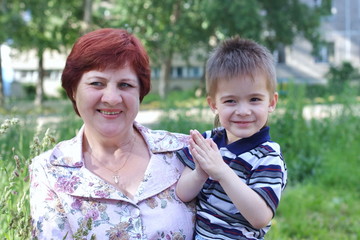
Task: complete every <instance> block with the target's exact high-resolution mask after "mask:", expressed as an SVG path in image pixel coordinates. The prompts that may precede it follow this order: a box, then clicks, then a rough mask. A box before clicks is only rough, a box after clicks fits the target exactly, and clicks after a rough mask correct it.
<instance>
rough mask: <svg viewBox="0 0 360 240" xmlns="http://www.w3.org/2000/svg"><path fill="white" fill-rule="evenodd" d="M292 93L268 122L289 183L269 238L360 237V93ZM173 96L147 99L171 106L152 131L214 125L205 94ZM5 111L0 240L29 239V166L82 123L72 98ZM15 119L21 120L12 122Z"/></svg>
mask: <svg viewBox="0 0 360 240" xmlns="http://www.w3.org/2000/svg"><path fill="white" fill-rule="evenodd" d="M286 90H287V94H286V96H280V103H279V105H278V108H277V110H276V112H275V113H274V114H273V115H272V116H271V119H270V123H269V124H270V126H271V136H272V138H273V139H274V140H275V141H277V142H279V143H280V145H281V146H282V151H283V153H284V157H285V160H286V162H287V167H288V174H289V182H288V186H287V188H286V190H285V192H284V194H283V196H282V199H281V203H280V206H279V209H278V211H277V214H276V216H275V218H274V220H273V227H272V228H271V230H270V231H269V233H268V234H267V236H266V239H269V240H275V239H276V240H285V239H286V240H290V239H291V240H303V239H304V240H305V239H309V240H310V239H311V240H313V239H315V240H316V239H342V240H343V239H345V240H347V239H349V240H352V239H357V236H359V235H360V229H359V226H360V220H359V216H360V205H359V204H358V200H359V198H360V196H359V195H360V185H359V184H358V176H360V168H359V167H358V164H359V162H360V154H359V153H360V150H359V147H358V145H359V142H360V134H359V132H360V124H358V123H359V120H360V115H359V111H357V110H356V109H359V105H360V103H359V97H357V96H356V94H354V93H353V92H351V89H349V90H346V91H345V92H344V93H343V94H339V95H337V96H324V97H323V96H316V95H315V94H314V93H313V92H312V93H311V94H313V95H315V96H316V97H314V98H309V97H308V95H307V92H306V89H305V88H303V87H299V86H295V87H291V86H287V89H286ZM168 99H169V100H167V101H161V100H160V99H159V98H158V97H157V96H154V95H150V96H148V97H146V98H145V99H144V102H143V105H142V106H141V108H142V109H151V108H154V107H156V108H162V109H163V110H164V116H163V117H162V118H161V119H160V121H159V122H158V123H156V124H154V125H152V126H151V127H152V128H154V129H167V130H169V131H175V132H183V133H188V131H189V129H198V130H199V131H205V130H207V129H210V128H212V115H208V112H209V111H208V109H207V107H206V106H205V105H204V103H205V99H204V98H196V97H194V94H193V92H187V93H179V92H178V93H176V94H173V95H171V96H169V98H168ZM314 104H316V105H319V104H321V105H324V106H330V108H329V109H331V106H335V105H336V106H338V105H341V106H343V108H342V109H341V111H340V112H339V113H338V114H334V113H332V112H329V116H328V117H326V118H314V119H310V120H309V119H307V118H304V116H303V109H304V108H305V107H309V106H313V105H314ZM29 109H30V110H29ZM194 109H196V110H197V111H194ZM0 111H1V114H2V120H1V121H0V124H3V125H2V126H1V127H0V174H1V176H2V177H1V179H0V189H2V195H1V196H0V207H1V208H0V209H1V210H0V238H1V239H11V240H12V239H29V237H30V222H29V218H30V216H29V196H28V188H29V181H28V171H27V166H28V164H29V163H30V161H31V159H32V157H33V156H35V155H37V154H38V153H40V152H42V151H44V150H45V149H48V148H50V147H52V146H53V144H54V143H55V142H58V141H61V140H64V139H69V138H71V137H73V136H74V135H75V134H76V132H77V130H78V129H79V127H80V126H81V124H82V122H81V119H80V118H79V117H77V116H76V115H75V113H73V110H72V107H71V104H70V103H69V102H68V101H66V102H59V101H52V102H46V105H45V107H44V108H43V109H36V108H34V107H32V105H31V103H24V102H13V103H11V104H9V105H8V108H7V109H3V110H0ZM49 116H55V117H57V118H58V119H59V121H58V122H49V123H45V124H43V125H42V128H41V129H38V127H37V123H38V121H39V118H40V117H49ZM13 117H16V118H17V119H19V121H16V120H13V121H12V122H11V121H10V120H7V121H6V120H5V119H13Z"/></svg>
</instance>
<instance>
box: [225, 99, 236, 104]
mask: <svg viewBox="0 0 360 240" xmlns="http://www.w3.org/2000/svg"><path fill="white" fill-rule="evenodd" d="M224 103H235V100H232V99H229V100H225V101H224Z"/></svg>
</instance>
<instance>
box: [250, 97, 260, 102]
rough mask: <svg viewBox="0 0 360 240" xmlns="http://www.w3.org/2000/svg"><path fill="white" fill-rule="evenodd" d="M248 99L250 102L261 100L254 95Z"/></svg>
mask: <svg viewBox="0 0 360 240" xmlns="http://www.w3.org/2000/svg"><path fill="white" fill-rule="evenodd" d="M250 101H251V102H258V101H261V99H260V98H257V97H254V98H251V99H250Z"/></svg>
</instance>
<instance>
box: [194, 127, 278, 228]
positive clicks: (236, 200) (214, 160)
mask: <svg viewBox="0 0 360 240" xmlns="http://www.w3.org/2000/svg"><path fill="white" fill-rule="evenodd" d="M191 135H192V140H194V141H191V142H190V145H191V150H192V155H193V157H194V158H196V159H197V161H198V164H199V165H200V166H201V168H202V169H203V170H204V171H205V172H206V173H207V174H208V175H209V176H210V177H211V178H212V179H214V180H216V181H218V182H219V183H220V185H221V186H222V188H223V189H224V191H225V192H226V194H227V195H228V196H229V198H230V199H231V201H232V202H233V204H234V205H235V206H236V208H237V209H238V210H239V212H240V213H241V214H242V215H243V216H244V217H245V219H246V220H247V221H248V222H249V223H250V224H251V225H252V226H253V227H254V228H257V229H260V228H263V227H265V226H267V225H268V224H269V222H270V220H271V219H272V217H273V212H272V210H271V208H270V207H269V206H268V205H267V204H266V202H265V200H264V199H263V198H262V197H261V196H260V195H259V194H258V193H256V192H255V191H254V190H252V189H251V188H250V187H249V186H247V185H246V184H245V183H244V182H243V181H242V180H241V179H240V178H239V177H238V176H237V175H236V173H235V172H234V171H233V170H232V169H231V168H230V167H229V166H228V165H227V164H226V163H225V162H224V160H223V158H222V156H221V154H220V152H219V149H218V148H217V145H216V144H215V143H214V142H213V141H212V140H210V139H204V138H203V137H202V136H201V134H200V133H199V132H198V131H193V132H192V134H191Z"/></svg>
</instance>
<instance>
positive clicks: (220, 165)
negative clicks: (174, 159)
mask: <svg viewBox="0 0 360 240" xmlns="http://www.w3.org/2000/svg"><path fill="white" fill-rule="evenodd" d="M190 136H191V139H190V151H191V154H192V156H193V157H194V161H195V163H196V164H197V165H200V167H201V169H202V170H203V171H205V172H206V173H207V174H208V175H209V176H210V177H211V178H212V179H214V180H216V181H219V180H220V179H221V177H222V176H224V174H226V172H227V171H228V170H229V166H228V165H227V164H226V163H225V162H224V160H223V158H222V156H221V154H220V151H219V149H218V147H217V145H216V144H215V143H214V141H213V140H212V139H205V138H204V137H203V136H202V135H201V134H200V133H199V132H198V131H197V130H191V131H190ZM196 168H198V166H196Z"/></svg>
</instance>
